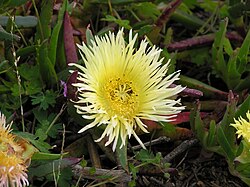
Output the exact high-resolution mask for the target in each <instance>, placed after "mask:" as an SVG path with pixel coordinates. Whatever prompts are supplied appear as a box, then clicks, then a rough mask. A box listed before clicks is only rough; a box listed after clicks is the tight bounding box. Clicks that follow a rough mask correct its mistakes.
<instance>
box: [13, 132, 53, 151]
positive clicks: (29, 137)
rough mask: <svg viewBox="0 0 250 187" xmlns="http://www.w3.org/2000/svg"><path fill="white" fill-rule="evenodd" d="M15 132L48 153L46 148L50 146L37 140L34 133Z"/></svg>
mask: <svg viewBox="0 0 250 187" xmlns="http://www.w3.org/2000/svg"><path fill="white" fill-rule="evenodd" d="M15 134H17V135H18V136H20V137H23V138H24V139H27V140H28V141H29V142H30V143H32V144H33V145H34V146H35V147H36V148H37V149H39V150H40V151H41V152H45V153H48V152H49V151H48V149H50V148H51V146H50V145H49V144H48V143H46V142H43V141H41V140H39V138H38V137H37V136H36V135H34V134H30V133H27V132H15Z"/></svg>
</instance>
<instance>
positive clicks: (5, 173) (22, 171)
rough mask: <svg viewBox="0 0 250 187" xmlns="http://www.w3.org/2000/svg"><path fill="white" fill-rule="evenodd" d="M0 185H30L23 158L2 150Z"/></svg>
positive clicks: (0, 152) (3, 186) (4, 186)
mask: <svg viewBox="0 0 250 187" xmlns="http://www.w3.org/2000/svg"><path fill="white" fill-rule="evenodd" d="M0 158H1V159H0V186H2V187H8V186H13V187H14V186H16V187H22V186H28V185H29V181H28V179H27V178H28V176H27V174H26V170H27V169H26V166H25V165H24V162H23V160H22V159H21V158H20V157H18V156H17V155H15V154H11V155H8V154H7V153H6V152H3V151H0Z"/></svg>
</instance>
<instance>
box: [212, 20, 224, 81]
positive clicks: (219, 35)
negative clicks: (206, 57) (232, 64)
mask: <svg viewBox="0 0 250 187" xmlns="http://www.w3.org/2000/svg"><path fill="white" fill-rule="evenodd" d="M227 24H228V19H227V18H226V19H225V20H224V21H222V22H221V24H220V28H219V31H218V32H216V34H215V39H214V43H213V46H212V61H213V65H214V67H215V69H216V71H217V73H218V74H219V75H220V76H221V78H223V79H225V73H226V72H225V70H226V69H227V66H226V62H225V59H224V54H223V48H224V43H225V38H226V37H225V35H226V29H227Z"/></svg>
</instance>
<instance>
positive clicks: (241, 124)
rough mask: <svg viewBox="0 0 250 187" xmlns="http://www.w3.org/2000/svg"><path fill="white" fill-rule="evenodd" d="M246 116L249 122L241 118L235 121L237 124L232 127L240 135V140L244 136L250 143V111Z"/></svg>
mask: <svg viewBox="0 0 250 187" xmlns="http://www.w3.org/2000/svg"><path fill="white" fill-rule="evenodd" d="M246 116H247V118H248V121H247V120H245V119H244V118H242V117H239V120H236V119H234V122H235V124H231V126H233V127H234V128H235V129H236V130H237V131H236V134H238V138H240V137H241V136H242V137H243V138H244V140H245V141H246V142H248V143H250V112H249V111H248V112H247V113H246Z"/></svg>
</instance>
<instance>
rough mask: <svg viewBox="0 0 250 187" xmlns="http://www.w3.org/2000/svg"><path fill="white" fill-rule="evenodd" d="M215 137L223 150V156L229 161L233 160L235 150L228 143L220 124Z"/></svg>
mask: <svg viewBox="0 0 250 187" xmlns="http://www.w3.org/2000/svg"><path fill="white" fill-rule="evenodd" d="M217 138H218V142H219V144H220V145H221V147H222V149H223V150H224V154H225V156H226V157H227V158H228V159H229V161H230V162H233V160H234V158H235V150H234V148H233V147H232V146H231V145H230V144H231V142H229V141H228V138H227V137H226V135H225V133H224V130H223V128H222V127H221V126H219V127H218V132H217Z"/></svg>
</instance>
